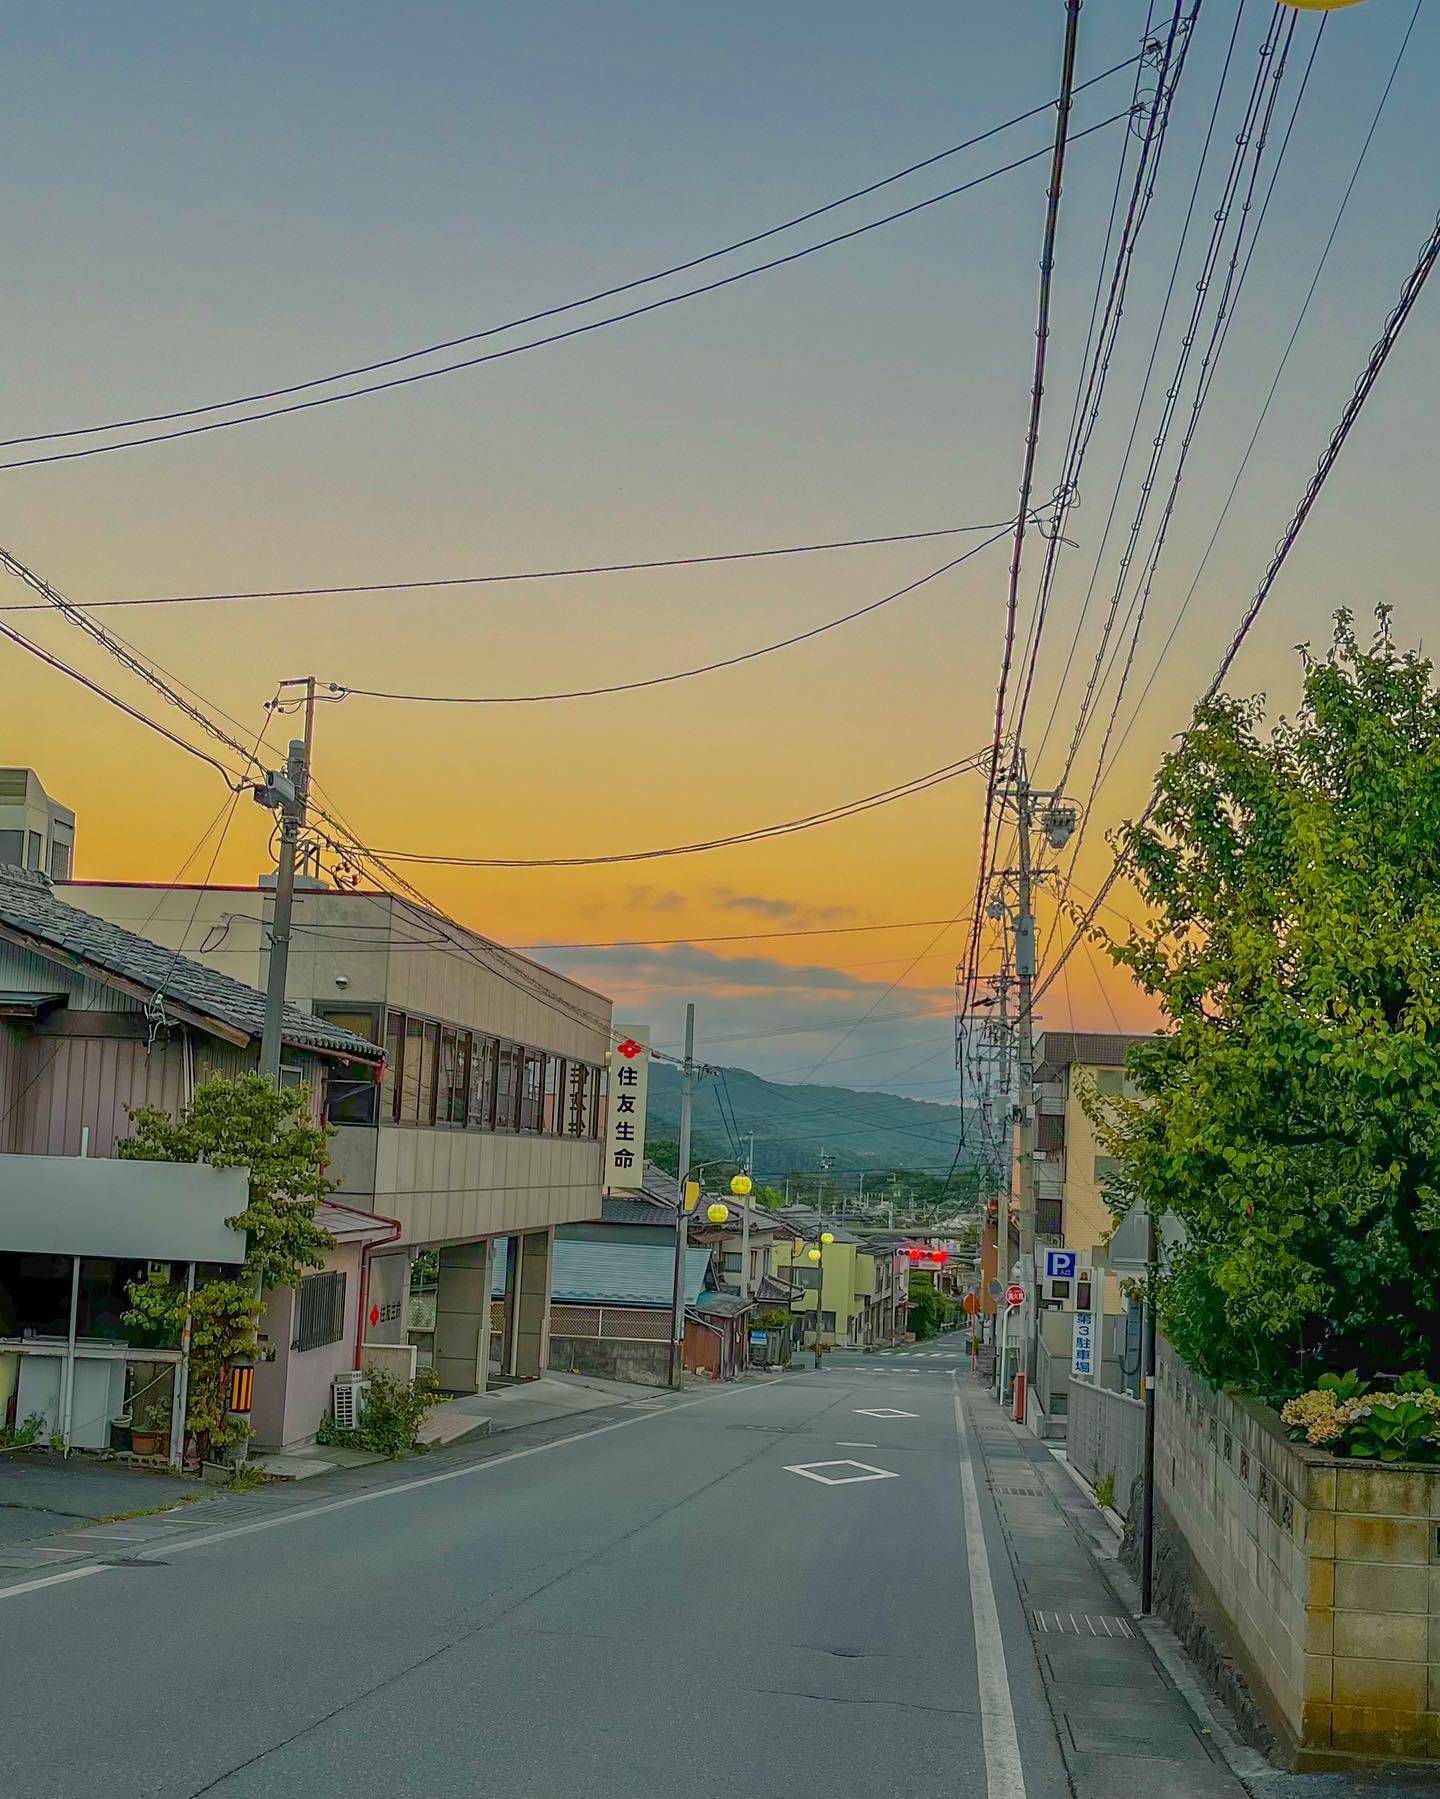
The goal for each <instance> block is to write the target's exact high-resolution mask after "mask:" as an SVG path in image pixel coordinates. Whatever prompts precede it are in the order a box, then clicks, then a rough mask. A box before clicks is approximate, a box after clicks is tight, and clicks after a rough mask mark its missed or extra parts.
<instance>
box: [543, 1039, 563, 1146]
mask: <svg viewBox="0 0 1440 1799" xmlns="http://www.w3.org/2000/svg"><path fill="white" fill-rule="evenodd" d="M564 1091H565V1062H564V1059H563V1057H560V1056H546V1058H545V1110H544V1114H543V1116H542V1118H541V1121H540V1128H541V1130H542V1131H545V1132H546V1133H547V1134H548V1135H550V1136H552V1137H553V1136H556V1135H557V1134H558V1133H559V1131H560V1130H561V1128H562V1125H563V1123H564V1120H563V1116H562V1114H563V1107H562V1104H561V1095H562V1094H563V1093H564Z"/></svg>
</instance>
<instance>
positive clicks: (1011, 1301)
mask: <svg viewBox="0 0 1440 1799" xmlns="http://www.w3.org/2000/svg"><path fill="white" fill-rule="evenodd" d="M1005 1303H1006V1305H1007V1306H1023V1305H1024V1303H1025V1289H1024V1288H1023V1287H1007V1288H1006V1289H1005Z"/></svg>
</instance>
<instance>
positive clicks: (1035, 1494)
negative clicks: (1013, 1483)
mask: <svg viewBox="0 0 1440 1799" xmlns="http://www.w3.org/2000/svg"><path fill="white" fill-rule="evenodd" d="M991 1491H992V1492H995V1493H1003V1494H1004V1495H1005V1496H1006V1498H1007V1499H1043V1498H1044V1497H1045V1495H1044V1493H1043V1492H1042V1491H1041V1489H1040V1488H1039V1487H994V1488H992V1489H991Z"/></svg>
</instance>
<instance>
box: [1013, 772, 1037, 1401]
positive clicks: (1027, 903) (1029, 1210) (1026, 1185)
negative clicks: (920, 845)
mask: <svg viewBox="0 0 1440 1799" xmlns="http://www.w3.org/2000/svg"><path fill="white" fill-rule="evenodd" d="M1011 792H1012V796H1013V799H1014V804H1015V813H1016V820H1017V826H1018V829H1019V833H1020V869H1019V876H1018V879H1017V888H1016V906H1015V978H1016V987H1017V991H1018V995H1019V1000H1020V1015H1019V1017H1018V1018H1017V1020H1016V1043H1015V1076H1016V1096H1015V1097H1016V1103H1017V1106H1018V1109H1019V1113H1020V1279H1021V1281H1022V1282H1023V1283H1024V1286H1025V1307H1024V1310H1023V1311H1022V1313H1021V1335H1022V1338H1023V1341H1024V1345H1025V1350H1024V1371H1025V1397H1026V1403H1027V1405H1028V1403H1029V1395H1030V1389H1031V1386H1032V1385H1033V1383H1034V1380H1035V1363H1036V1360H1037V1352H1036V1338H1037V1337H1038V1335H1039V1330H1040V1295H1039V1293H1038V1292H1037V1291H1036V1267H1035V1223H1036V1219H1035V1212H1036V1206H1035V1140H1036V1130H1035V1028H1034V1021H1033V1019H1032V1017H1031V1012H1030V1007H1031V1000H1032V996H1033V993H1034V987H1035V912H1034V907H1033V902H1032V897H1031V891H1030V887H1031V874H1032V871H1031V863H1030V828H1031V800H1032V795H1031V792H1030V779H1029V773H1028V769H1027V764H1026V761H1025V752H1024V751H1023V750H1018V749H1017V750H1016V752H1015V773H1014V778H1013V779H1012V781H1011ZM1009 1236H1010V1225H1009V1220H1008V1219H1007V1220H1006V1221H1005V1237H1006V1247H1007V1248H1008V1247H1009Z"/></svg>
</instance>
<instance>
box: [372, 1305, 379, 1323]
mask: <svg viewBox="0 0 1440 1799" xmlns="http://www.w3.org/2000/svg"><path fill="white" fill-rule="evenodd" d="M379 1322H380V1308H379V1306H371V1308H370V1323H371V1325H372V1327H373V1326H374V1325H377V1324H378V1323H379Z"/></svg>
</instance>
